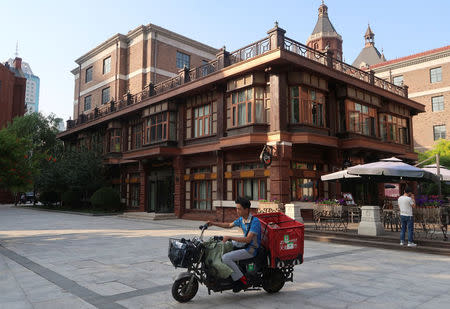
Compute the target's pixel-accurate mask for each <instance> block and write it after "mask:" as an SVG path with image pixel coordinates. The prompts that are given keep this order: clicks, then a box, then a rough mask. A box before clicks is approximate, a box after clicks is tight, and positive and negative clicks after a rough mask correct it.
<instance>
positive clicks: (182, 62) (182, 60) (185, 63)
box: [177, 51, 191, 69]
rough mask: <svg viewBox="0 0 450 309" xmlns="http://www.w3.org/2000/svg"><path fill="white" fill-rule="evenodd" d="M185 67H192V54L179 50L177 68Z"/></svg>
mask: <svg viewBox="0 0 450 309" xmlns="http://www.w3.org/2000/svg"><path fill="white" fill-rule="evenodd" d="M184 67H186V68H190V67H191V56H189V55H187V54H184V53H182V52H179V51H177V68H178V69H183V68H184Z"/></svg>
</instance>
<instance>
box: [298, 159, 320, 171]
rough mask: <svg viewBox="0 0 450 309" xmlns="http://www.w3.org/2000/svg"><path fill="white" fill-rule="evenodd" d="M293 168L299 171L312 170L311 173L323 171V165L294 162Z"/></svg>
mask: <svg viewBox="0 0 450 309" xmlns="http://www.w3.org/2000/svg"><path fill="white" fill-rule="evenodd" d="M291 166H292V168H293V169H298V170H310V171H322V170H323V164H315V163H306V162H295V161H292V163H291Z"/></svg>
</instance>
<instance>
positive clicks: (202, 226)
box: [198, 224, 208, 231]
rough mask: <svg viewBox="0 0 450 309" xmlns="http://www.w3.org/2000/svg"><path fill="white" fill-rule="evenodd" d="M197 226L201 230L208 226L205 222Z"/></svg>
mask: <svg viewBox="0 0 450 309" xmlns="http://www.w3.org/2000/svg"><path fill="white" fill-rule="evenodd" d="M198 228H199V229H200V230H202V231H203V230H206V229H207V228H208V225H207V224H205V225H200V226H199V227H198Z"/></svg>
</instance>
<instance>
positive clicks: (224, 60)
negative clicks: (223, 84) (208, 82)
mask: <svg viewBox="0 0 450 309" xmlns="http://www.w3.org/2000/svg"><path fill="white" fill-rule="evenodd" d="M216 59H217V66H218V67H217V70H220V69H223V68H225V67H227V66H229V65H230V53H229V52H227V51H226V50H225V46H224V47H222V48H221V49H219V52H218V53H217V54H216Z"/></svg>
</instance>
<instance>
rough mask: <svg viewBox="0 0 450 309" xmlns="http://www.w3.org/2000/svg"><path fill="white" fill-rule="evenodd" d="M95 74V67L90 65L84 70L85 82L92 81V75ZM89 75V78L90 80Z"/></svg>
mask: <svg viewBox="0 0 450 309" xmlns="http://www.w3.org/2000/svg"><path fill="white" fill-rule="evenodd" d="M93 75H94V67H93V66H90V67H88V68H86V71H85V72H84V83H85V84H87V83H89V82H91V81H92V77H93ZM88 77H89V80H88Z"/></svg>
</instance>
